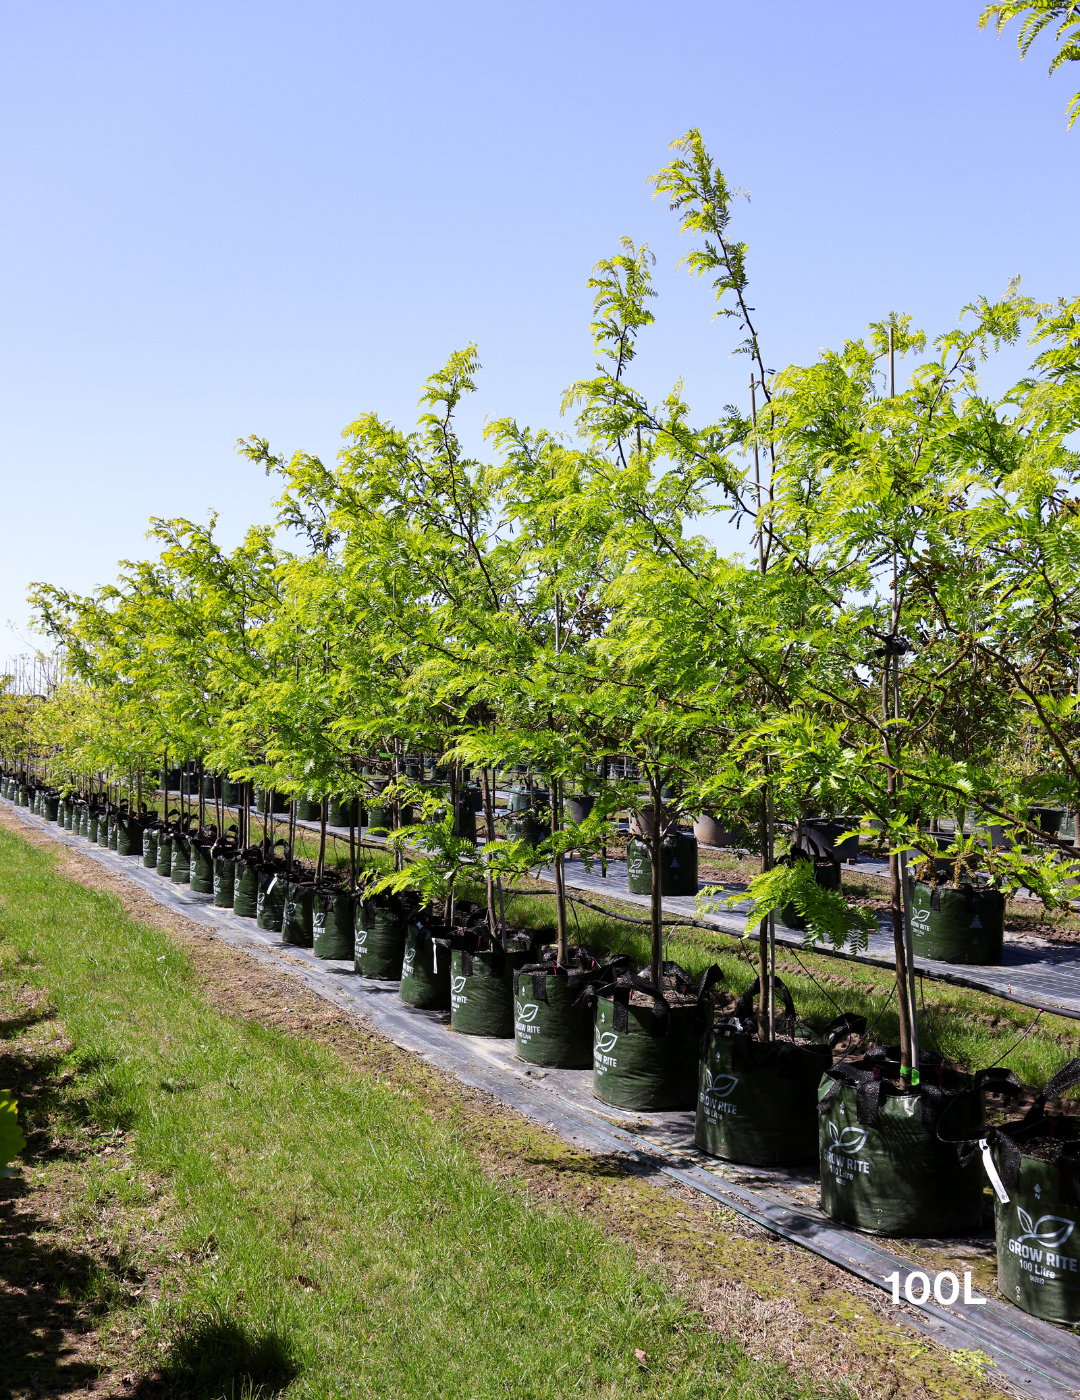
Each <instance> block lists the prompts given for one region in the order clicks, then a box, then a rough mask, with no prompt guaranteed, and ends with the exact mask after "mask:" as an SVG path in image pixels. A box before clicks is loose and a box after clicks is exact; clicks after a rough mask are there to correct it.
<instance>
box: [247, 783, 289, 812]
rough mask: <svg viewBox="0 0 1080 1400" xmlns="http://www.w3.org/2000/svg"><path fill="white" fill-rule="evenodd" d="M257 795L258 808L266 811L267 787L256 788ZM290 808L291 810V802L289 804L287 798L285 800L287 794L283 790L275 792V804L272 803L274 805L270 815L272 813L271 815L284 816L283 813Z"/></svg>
mask: <svg viewBox="0 0 1080 1400" xmlns="http://www.w3.org/2000/svg"><path fill="white" fill-rule="evenodd" d="M255 795H256V806H257V808H258V810H259V811H260V812H264V813H265V811H266V789H265V788H262V787H261V788H257V789H256V794H255ZM288 810H289V804H288V803H287V802H286V800H285V794H284V793H283V792H275V793H274V795H273V805H272V807H271V809H270V815H271V816H282V815H283V814H284V813H285V812H287V811H288Z"/></svg>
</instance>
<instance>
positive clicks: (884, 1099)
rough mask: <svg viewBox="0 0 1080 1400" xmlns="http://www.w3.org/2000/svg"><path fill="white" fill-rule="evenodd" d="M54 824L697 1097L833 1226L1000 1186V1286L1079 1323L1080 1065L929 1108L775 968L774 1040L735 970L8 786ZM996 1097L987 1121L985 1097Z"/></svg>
mask: <svg viewBox="0 0 1080 1400" xmlns="http://www.w3.org/2000/svg"><path fill="white" fill-rule="evenodd" d="M0 793H2V795H3V796H4V797H5V798H7V799H8V800H14V801H18V800H19V799H20V797H21V798H22V799H23V800H24V801H25V802H27V803H28V805H31V806H32V807H33V808H34V810H35V811H36V812H37V813H38V814H39V815H41V816H43V817H44V818H45V819H46V820H47V821H55V822H56V823H58V824H59V825H60V826H62V827H64V828H66V829H68V830H70V831H72V832H78V833H79V834H80V835H82V836H83V837H84V838H85V839H87V840H89V841H91V842H96V843H98V844H100V845H103V846H107V847H109V848H110V849H113V850H116V851H117V852H118V853H119V854H121V855H128V856H131V857H133V858H138V859H141V861H142V863H143V865H144V866H146V867H147V868H150V869H156V870H157V872H158V874H159V875H161V876H162V877H163V878H166V879H169V880H171V881H173V882H175V883H185V884H186V883H190V885H191V887H192V889H194V890H197V891H199V892H201V893H204V894H206V895H212V897H213V902H214V904H215V905H217V906H219V907H223V908H231V909H232V910H233V911H234V912H235V913H236V914H238V915H240V916H241V917H245V918H252V919H255V920H256V921H257V923H258V926H259V927H260V928H264V929H267V930H270V931H272V932H277V933H280V934H281V937H282V940H283V942H285V943H289V944H293V945H295V946H298V947H303V948H310V949H312V950H313V952H314V953H315V955H316V956H317V957H320V958H327V959H333V960H335V961H342V960H346V961H348V962H350V963H351V964H352V965H353V967H354V969H355V971H356V973H357V974H358V975H360V976H362V977H366V978H373V979H380V980H391V981H397V982H398V983H399V988H400V990H399V995H400V996H401V998H402V1000H403V1001H405V1002H407V1003H409V1004H411V1005H413V1006H415V1007H417V1008H420V1009H423V1010H430V1011H443V1012H446V1011H449V1013H450V1024H451V1026H452V1028H453V1029H454V1030H455V1031H457V1032H459V1033H461V1034H465V1035H478V1036H495V1037H503V1038H510V1037H512V1038H513V1040H514V1044H515V1051H516V1054H517V1056H518V1057H519V1058H520V1059H521V1060H523V1061H526V1062H528V1063H531V1064H535V1065H542V1066H554V1067H559V1068H563V1069H577V1070H582V1071H591V1075H592V1089H593V1093H594V1094H595V1095H596V1097H597V1098H598V1099H600V1100H601V1101H602V1102H605V1103H609V1104H612V1105H616V1106H618V1107H620V1108H626V1109H634V1110H642V1111H650V1110H652V1111H655V1110H664V1109H684V1108H688V1107H691V1106H696V1122H695V1142H696V1144H697V1146H698V1147H699V1148H700V1149H701V1150H702V1151H704V1152H706V1153H709V1154H711V1155H714V1156H717V1157H719V1158H722V1159H725V1160H728V1161H732V1162H738V1163H743V1164H749V1165H757V1166H768V1167H777V1166H787V1165H799V1164H804V1163H806V1162H807V1161H809V1160H812V1159H814V1158H816V1159H817V1160H818V1161H819V1163H820V1170H821V1183H822V1208H823V1209H824V1211H825V1213H826V1214H827V1215H828V1216H830V1217H831V1218H832V1219H834V1220H836V1221H838V1222H840V1223H842V1224H845V1225H850V1226H854V1227H855V1228H858V1229H864V1230H871V1231H874V1232H880V1233H885V1234H890V1235H896V1236H918V1237H926V1236H942V1235H950V1234H956V1233H964V1234H966V1233H971V1232H976V1231H978V1230H979V1229H980V1228H981V1226H982V1219H983V1197H984V1182H985V1180H986V1177H987V1175H988V1176H989V1179H990V1181H991V1182H992V1184H993V1187H994V1190H995V1193H996V1199H995V1214H996V1227H997V1241H998V1251H999V1255H998V1271H999V1272H998V1277H999V1284H1000V1287H1001V1289H1002V1292H1003V1293H1004V1294H1005V1296H1006V1297H1008V1298H1010V1299H1011V1300H1013V1301H1015V1302H1017V1303H1018V1304H1019V1305H1020V1306H1021V1307H1023V1308H1024V1309H1026V1310H1027V1311H1030V1312H1033V1313H1035V1314H1037V1315H1038V1316H1041V1317H1045V1318H1049V1319H1052V1320H1054V1321H1058V1322H1063V1323H1070V1324H1071V1323H1076V1322H1078V1321H1080V1274H1078V1261H1080V1240H1078V1239H1076V1238H1074V1235H1075V1230H1076V1226H1077V1225H1078V1224H1080V1190H1078V1188H1080V1132H1077V1124H1076V1120H1075V1119H1073V1118H1070V1117H1064V1116H1062V1115H1061V1114H1060V1113H1055V1112H1048V1111H1047V1103H1048V1100H1050V1099H1052V1098H1054V1097H1055V1096H1057V1095H1060V1094H1061V1093H1063V1092H1065V1091H1066V1090H1067V1089H1069V1088H1070V1087H1072V1086H1073V1085H1075V1084H1077V1083H1080V1061H1073V1062H1071V1063H1070V1064H1069V1065H1067V1066H1065V1067H1064V1069H1062V1070H1061V1071H1060V1072H1059V1073H1058V1074H1057V1075H1055V1076H1054V1078H1053V1080H1052V1081H1051V1082H1050V1084H1048V1085H1047V1087H1046V1090H1045V1091H1044V1093H1042V1094H1041V1095H1039V1096H1037V1097H1036V1099H1035V1102H1034V1105H1033V1106H1032V1107H1031V1108H1030V1109H1029V1110H1028V1111H1027V1112H1026V1113H1025V1115H1024V1116H1023V1118H1018V1119H1015V1120H1014V1121H1012V1122H1009V1121H1008V1120H1007V1114H1006V1112H1005V1110H1006V1108H1007V1104H1008V1101H1009V1099H1010V1097H1011V1096H1012V1095H1014V1094H1016V1093H1017V1092H1019V1089H1020V1085H1019V1083H1018V1081H1017V1080H1016V1078H1015V1076H1014V1075H1012V1074H1011V1073H1010V1072H1008V1071H1002V1070H998V1071H995V1070H990V1071H985V1072H983V1073H981V1074H977V1075H974V1076H968V1075H961V1074H958V1073H956V1072H954V1071H952V1070H950V1069H948V1068H947V1067H946V1066H945V1065H944V1064H943V1063H941V1061H940V1057H938V1056H935V1055H931V1054H928V1053H926V1052H924V1054H923V1057H922V1064H923V1070H924V1079H923V1083H922V1086H921V1088H922V1093H921V1096H920V1098H919V1100H918V1107H917V1109H916V1111H914V1112H913V1109H914V1108H915V1104H913V1103H912V1100H911V1093H910V1086H909V1085H908V1084H906V1083H905V1082H904V1080H903V1078H902V1075H901V1066H900V1062H899V1057H898V1052H897V1051H896V1050H895V1049H891V1048H889V1047H877V1048H874V1047H868V1046H867V1045H866V1040H865V1034H866V1029H867V1027H866V1022H865V1020H864V1019H863V1018H861V1017H858V1016H852V1015H843V1016H839V1017H837V1018H836V1019H835V1020H834V1021H833V1022H831V1023H829V1024H827V1025H821V1024H815V1023H812V1022H808V1021H806V1020H804V1019H802V1018H800V1017H799V1015H798V1014H797V1012H796V1008H795V1006H794V1004H793V1001H792V998H791V995H790V993H789V992H788V989H787V988H786V987H785V985H784V984H783V982H782V981H780V980H779V979H776V980H775V985H776V989H777V994H778V996H779V999H780V1003H779V1004H780V1009H779V1010H778V1012H777V1015H776V1017H775V1023H774V1026H773V1037H772V1039H771V1040H762V1039H761V1038H760V1037H759V1035H758V1017H757V1014H756V1010H755V1005H754V1003H755V1001H756V998H757V993H758V988H757V986H756V985H754V984H751V986H750V988H749V989H748V990H747V991H746V992H745V993H744V994H743V995H742V996H740V997H739V998H738V999H737V1000H736V999H735V998H734V997H732V996H731V995H729V994H728V993H727V992H726V989H725V987H724V981H723V976H722V974H721V973H720V969H719V968H717V967H715V966H714V967H713V968H711V969H709V970H708V971H706V972H705V974H704V975H703V976H701V977H699V978H696V979H692V978H691V977H690V976H689V975H688V974H687V973H686V972H685V971H684V970H683V969H682V968H680V967H679V966H678V965H677V964H675V963H670V962H665V963H664V964H663V971H662V981H661V983H660V984H659V986H656V985H654V984H652V983H651V982H650V981H648V980H647V979H645V978H643V977H641V976H640V975H638V974H637V973H636V972H635V970H634V968H633V966H632V965H631V964H630V961H629V959H627V958H626V957H614V958H608V959H606V960H599V959H597V958H596V957H594V956H593V955H592V954H591V953H590V952H589V951H588V950H587V949H585V948H581V947H578V948H571V949H570V951H569V956H568V957H566V958H563V959H561V960H560V959H559V957H558V956H557V950H556V949H555V948H553V947H550V946H544V945H543V941H542V939H541V938H540V937H538V935H537V934H536V933H535V931H528V930H525V929H515V928H513V927H507V926H506V924H505V922H503V923H502V924H501V926H500V927H499V929H498V931H497V932H496V933H494V934H493V932H492V930H491V928H490V926H489V924H488V922H487V919H486V914H485V910H484V909H483V908H482V907H480V906H477V905H474V904H471V903H468V902H459V903H457V904H456V905H455V907H454V908H453V910H452V911H451V912H450V913H449V917H448V916H447V912H446V911H436V910H433V909H432V908H431V907H430V905H424V904H422V903H421V902H420V900H419V899H418V898H417V897H415V896H414V895H412V894H410V893H405V894H400V895H397V894H392V893H380V892H378V890H377V889H375V888H374V887H373V885H372V883H371V882H370V881H366V880H361V881H360V887H359V889H358V891H357V892H354V891H353V890H352V889H350V888H348V887H347V886H346V885H343V884H339V883H336V882H330V881H322V882H320V881H318V880H316V879H314V878H312V877H311V874H310V872H306V871H304V870H303V869H302V868H301V867H300V866H299V864H297V865H295V866H294V865H293V863H292V861H291V859H290V856H289V853H288V852H287V851H286V853H285V854H284V856H282V857H279V858H277V859H275V858H273V857H271V858H270V859H266V858H264V857H263V856H262V854H261V853H260V851H259V850H258V849H257V848H255V849H252V850H250V851H247V852H239V851H237V850H236V849H235V847H233V846H232V845H231V844H229V843H218V842H210V843H208V842H206V841H204V840H201V839H200V838H199V837H198V836H189V835H186V834H185V833H184V831H183V830H182V826H183V824H182V823H169V822H166V821H162V820H160V819H157V818H148V817H147V818H142V819H140V818H137V817H134V816H132V815H130V814H129V813H128V812H127V811H126V810H125V809H123V808H119V809H118V808H107V807H106V806H105V805H104V804H103V805H100V806H99V805H98V804H97V803H96V802H93V801H88V800H85V799H83V798H78V797H62V796H60V795H59V794H56V793H50V792H48V791H46V790H35V791H33V792H30V791H29V790H27V789H25V788H24V787H23V786H22V785H21V784H20V783H19V782H18V781H17V780H16V779H15V778H13V777H10V776H4V777H3V778H2V780H0ZM988 1096H990V1098H991V1102H992V1103H993V1104H994V1105H996V1113H995V1115H994V1116H995V1117H996V1119H997V1120H998V1121H997V1122H996V1124H995V1125H994V1126H990V1125H989V1124H988V1119H987V1097H988Z"/></svg>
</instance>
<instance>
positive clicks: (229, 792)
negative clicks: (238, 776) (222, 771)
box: [221, 778, 243, 807]
mask: <svg viewBox="0 0 1080 1400" xmlns="http://www.w3.org/2000/svg"><path fill="white" fill-rule="evenodd" d="M242 787H243V784H242V783H234V782H233V780H232V779H231V778H225V779H223V781H222V784H221V800H222V802H223V803H224V805H225V806H226V807H239V806H240V799H241V796H242V794H241V788H242Z"/></svg>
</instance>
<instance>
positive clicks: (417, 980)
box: [398, 923, 450, 1011]
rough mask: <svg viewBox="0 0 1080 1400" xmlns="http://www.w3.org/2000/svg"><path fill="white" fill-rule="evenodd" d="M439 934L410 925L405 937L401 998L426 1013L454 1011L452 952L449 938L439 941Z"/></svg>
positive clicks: (414, 924) (418, 924)
mask: <svg viewBox="0 0 1080 1400" xmlns="http://www.w3.org/2000/svg"><path fill="white" fill-rule="evenodd" d="M439 934H440V931H439V930H433V929H432V928H431V927H429V926H427V925H425V924H420V923H410V924H409V931H408V933H407V934H406V936H405V956H404V958H403V960H402V964H401V989H400V991H399V992H398V996H400V997H401V1000H402V1001H405V1002H408V1004H409V1005H410V1006H415V1007H418V1008H419V1009H420V1010H422V1011H449V1010H450V949H449V946H448V944H447V942H446V940H445V939H443V941H442V942H441V943H439V942H436V941H435V939H436V938H437V937H439Z"/></svg>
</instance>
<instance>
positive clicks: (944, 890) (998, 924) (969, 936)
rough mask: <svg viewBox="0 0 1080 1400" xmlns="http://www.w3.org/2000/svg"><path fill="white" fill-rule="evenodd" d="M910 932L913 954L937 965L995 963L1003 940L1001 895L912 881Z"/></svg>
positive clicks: (1003, 915) (1003, 925)
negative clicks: (935, 960)
mask: <svg viewBox="0 0 1080 1400" xmlns="http://www.w3.org/2000/svg"><path fill="white" fill-rule="evenodd" d="M911 933H912V940H913V943H914V948H915V953H916V955H917V956H918V957H922V958H937V959H938V960H939V961H940V962H948V963H975V964H988V963H993V964H997V963H1000V962H1001V950H1002V946H1003V943H1004V939H1005V896H1004V895H1003V894H1002V893H1001V891H1000V890H992V889H976V888H975V887H974V886H972V885H961V886H960V887H959V889H957V888H956V887H955V886H943V885H938V886H936V887H934V888H932V887H931V886H930V885H928V884H926V883H925V881H923V880H918V881H916V882H914V888H913V890H912V897H911Z"/></svg>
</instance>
